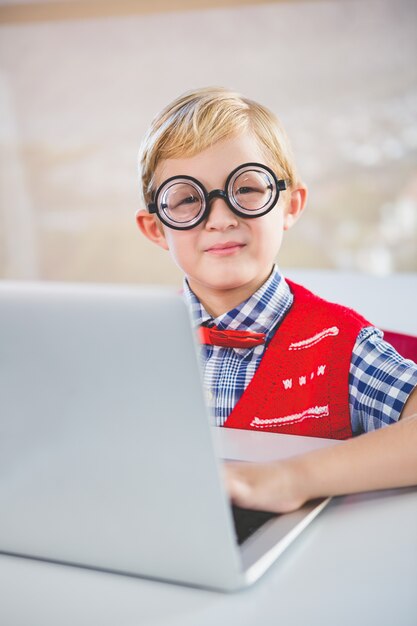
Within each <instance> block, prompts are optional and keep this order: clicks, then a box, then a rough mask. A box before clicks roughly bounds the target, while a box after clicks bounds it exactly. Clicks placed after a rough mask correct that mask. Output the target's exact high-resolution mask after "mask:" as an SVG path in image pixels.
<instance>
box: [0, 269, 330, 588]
mask: <svg viewBox="0 0 417 626" xmlns="http://www.w3.org/2000/svg"><path fill="white" fill-rule="evenodd" d="M197 352H198V347H197V345H196V342H195V337H194V332H193V330H192V328H191V324H190V319H189V315H188V311H187V309H186V307H185V304H184V302H183V300H182V298H181V296H180V295H178V293H176V292H175V291H174V290H172V289H169V288H163V287H159V288H157V287H142V286H141V287H135V286H99V285H78V284H66V285H64V284H54V283H25V282H22V283H18V282H8V281H5V282H3V283H0V510H1V515H0V551H1V552H4V553H8V554H13V555H21V556H27V557H33V558H40V559H47V560H52V561H58V562H61V563H67V564H72V565H79V566H86V567H93V568H98V569H102V570H109V571H112V572H120V573H123V574H129V575H136V576H142V577H147V578H152V579H158V580H164V581H172V582H176V583H182V584H187V585H193V586H198V587H204V588H213V589H220V590H224V591H231V590H236V589H239V588H242V587H245V586H247V585H249V584H251V583H253V582H254V581H255V580H256V579H258V578H259V577H260V576H261V575H262V574H263V573H264V572H265V570H266V569H267V568H268V567H269V566H270V565H271V564H272V563H273V562H274V561H275V560H276V559H277V558H278V556H279V555H280V554H281V553H282V551H283V550H284V549H285V548H286V547H287V546H288V545H289V544H290V543H291V542H292V541H293V539H295V537H296V536H297V535H298V534H299V533H300V532H301V531H302V530H303V529H304V528H305V527H306V526H307V525H308V524H309V523H310V522H311V521H312V520H313V519H314V517H315V516H316V515H317V514H318V513H319V512H320V511H321V510H322V509H323V508H324V506H325V505H326V504H327V502H328V499H327V500H320V501H315V502H313V503H311V504H308V505H307V506H305V507H303V508H302V509H300V510H299V511H296V512H294V513H290V514H285V515H280V516H271V515H270V514H262V513H261V514H258V518H259V515H260V517H261V519H260V522H263V523H262V525H261V526H260V528H259V529H258V530H254V523H252V522H249V523H247V524H246V531H245V533H246V535H249V536H248V537H247V538H246V540H245V541H243V540H242V539H241V540H238V539H237V535H236V530H235V525H234V518H236V517H238V516H239V515H240V516H241V514H242V513H243V516H244V515H245V514H246V513H248V514H250V512H245V511H243V512H242V511H236V510H232V507H231V505H230V502H229V500H228V497H227V494H226V493H225V490H224V487H223V482H222V472H221V470H222V468H221V466H222V460H221V459H220V458H219V451H218V449H217V446H216V445H215V437H214V436H213V431H214V430H215V429H214V428H213V426H211V425H210V419H209V416H208V413H207V409H206V406H205V402H204V393H203V389H202V383H201V374H200V368H199V361H198V354H197ZM262 516H263V517H262ZM255 517H256V514H255ZM258 522H259V520H258ZM258 522H256V521H255V525H256V524H258Z"/></svg>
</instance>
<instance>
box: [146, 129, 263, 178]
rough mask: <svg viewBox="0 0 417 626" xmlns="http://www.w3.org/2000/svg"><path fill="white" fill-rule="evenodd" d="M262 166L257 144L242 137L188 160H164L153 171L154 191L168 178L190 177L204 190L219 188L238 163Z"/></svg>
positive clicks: (247, 135)
mask: <svg viewBox="0 0 417 626" xmlns="http://www.w3.org/2000/svg"><path fill="white" fill-rule="evenodd" d="M252 161H256V162H258V163H263V164H265V165H268V163H266V157H265V153H264V151H263V150H262V147H261V145H260V143H259V141H258V140H257V139H256V138H255V137H254V136H253V135H252V134H251V133H245V134H243V135H238V136H237V137H231V138H229V139H224V140H222V141H219V142H217V143H215V144H213V145H212V146H210V147H209V148H206V149H205V150H203V151H202V152H199V153H198V154H195V155H194V156H192V157H184V158H178V159H166V160H163V161H161V162H160V163H159V164H158V165H157V167H156V170H155V182H156V187H158V186H159V185H161V184H162V183H163V182H164V181H165V180H167V179H168V178H171V176H181V175H184V174H185V175H187V176H193V178H197V179H198V180H199V181H201V182H202V183H203V184H204V185H205V186H207V187H222V186H223V185H224V183H225V181H226V178H227V176H228V175H229V174H230V172H231V171H232V170H234V169H235V168H236V167H238V166H239V165H242V163H249V162H252Z"/></svg>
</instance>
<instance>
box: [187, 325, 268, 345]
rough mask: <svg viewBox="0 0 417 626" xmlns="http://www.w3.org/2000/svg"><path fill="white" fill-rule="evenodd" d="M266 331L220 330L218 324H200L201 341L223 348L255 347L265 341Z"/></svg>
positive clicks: (199, 334) (199, 336) (199, 335)
mask: <svg viewBox="0 0 417 626" xmlns="http://www.w3.org/2000/svg"><path fill="white" fill-rule="evenodd" d="M265 337H266V335H265V333H251V332H249V331H246V330H220V329H219V328H217V327H216V326H211V327H210V328H209V327H208V326H200V327H199V329H198V338H199V340H200V343H203V344H206V345H209V346H222V347H223V348H253V347H254V346H260V345H261V344H262V343H265Z"/></svg>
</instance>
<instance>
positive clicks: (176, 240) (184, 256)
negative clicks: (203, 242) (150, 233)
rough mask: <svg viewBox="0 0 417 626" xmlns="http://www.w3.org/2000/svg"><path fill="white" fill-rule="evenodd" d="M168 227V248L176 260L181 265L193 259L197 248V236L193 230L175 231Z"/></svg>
mask: <svg viewBox="0 0 417 626" xmlns="http://www.w3.org/2000/svg"><path fill="white" fill-rule="evenodd" d="M168 230H169V229H166V231H165V236H166V241H167V244H168V249H169V251H170V253H171V255H172V257H173V258H174V260H175V261H176V262H177V263H178V264H179V265H180V266H183V265H186V264H187V262H190V261H192V259H193V255H194V250H195V237H194V234H193V233H192V231H183V232H181V231H175V230H172V229H171V230H170V231H169V233H168V232H167V231H168Z"/></svg>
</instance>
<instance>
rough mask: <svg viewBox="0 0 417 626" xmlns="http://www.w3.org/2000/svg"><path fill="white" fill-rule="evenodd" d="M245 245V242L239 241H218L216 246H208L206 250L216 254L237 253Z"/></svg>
mask: <svg viewBox="0 0 417 626" xmlns="http://www.w3.org/2000/svg"><path fill="white" fill-rule="evenodd" d="M244 246H245V244H244V243H240V242H238V241H226V243H217V244H215V245H214V246H211V247H210V248H207V249H206V250H205V252H209V253H210V254H214V255H216V256H227V255H229V254H235V253H236V252H238V251H239V250H241V249H242V248H244Z"/></svg>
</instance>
